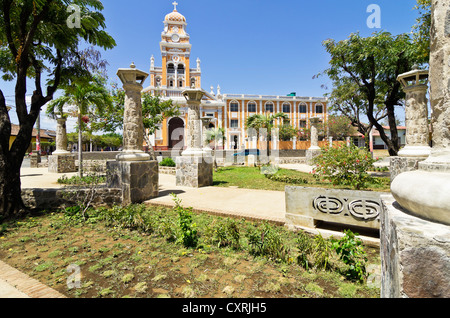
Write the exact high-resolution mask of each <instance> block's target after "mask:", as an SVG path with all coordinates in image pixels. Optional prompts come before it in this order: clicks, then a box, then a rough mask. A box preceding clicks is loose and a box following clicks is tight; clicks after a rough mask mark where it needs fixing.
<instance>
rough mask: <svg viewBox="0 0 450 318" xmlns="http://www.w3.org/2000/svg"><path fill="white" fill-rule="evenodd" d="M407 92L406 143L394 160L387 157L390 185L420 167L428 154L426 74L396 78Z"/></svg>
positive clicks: (415, 67) (429, 149) (408, 74)
mask: <svg viewBox="0 0 450 318" xmlns="http://www.w3.org/2000/svg"><path fill="white" fill-rule="evenodd" d="M398 81H399V82H400V83H402V86H403V90H404V91H405V93H406V98H405V101H406V103H405V121H406V144H405V147H404V148H402V149H401V150H400V151H399V153H398V156H397V157H391V158H390V172H391V182H392V181H394V179H395V178H396V177H397V176H398V175H399V174H401V173H404V172H408V171H414V170H417V169H418V168H419V162H422V161H424V160H425V159H427V158H428V156H429V155H430V153H431V147H430V130H429V124H428V100H427V96H426V95H427V91H428V71H427V70H419V68H418V67H417V66H414V67H413V70H412V71H410V72H407V73H404V74H401V75H400V76H399V77H398Z"/></svg>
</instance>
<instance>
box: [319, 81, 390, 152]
mask: <svg viewBox="0 0 450 318" xmlns="http://www.w3.org/2000/svg"><path fill="white" fill-rule="evenodd" d="M328 97H329V98H330V111H331V112H335V113H337V114H340V115H342V116H345V117H346V118H347V119H348V120H349V121H350V124H351V125H352V126H353V127H354V128H355V129H356V130H357V131H358V132H359V133H360V134H362V135H363V136H364V138H365V140H369V135H370V132H371V130H372V128H373V124H372V123H371V122H369V123H367V122H366V118H367V112H368V103H367V101H366V100H365V99H364V94H362V93H361V91H360V87H359V86H358V85H357V84H356V83H354V82H352V81H351V80H350V79H349V78H343V79H342V80H341V81H337V82H336V83H335V84H334V87H333V91H332V92H331V93H330V94H328ZM374 117H375V120H376V121H378V122H381V121H382V120H384V119H385V118H386V117H387V112H386V109H385V107H384V104H383V98H382V96H380V97H379V98H378V99H376V101H375V106H374ZM347 136H349V135H347ZM369 147H370V145H369V143H366V148H369Z"/></svg>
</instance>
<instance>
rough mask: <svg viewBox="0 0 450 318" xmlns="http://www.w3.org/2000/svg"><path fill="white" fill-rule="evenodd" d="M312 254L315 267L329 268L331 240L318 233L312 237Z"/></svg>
mask: <svg viewBox="0 0 450 318" xmlns="http://www.w3.org/2000/svg"><path fill="white" fill-rule="evenodd" d="M313 256H314V266H315V267H316V268H319V269H320V268H321V269H325V270H326V269H329V268H330V256H331V242H330V241H328V240H326V239H324V238H323V236H322V235H321V234H320V233H319V234H318V235H316V237H315V238H314V247H313Z"/></svg>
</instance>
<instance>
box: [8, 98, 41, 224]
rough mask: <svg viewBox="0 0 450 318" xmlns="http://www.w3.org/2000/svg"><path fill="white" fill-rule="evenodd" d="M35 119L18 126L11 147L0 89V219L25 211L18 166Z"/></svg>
mask: <svg viewBox="0 0 450 318" xmlns="http://www.w3.org/2000/svg"><path fill="white" fill-rule="evenodd" d="M35 121H36V119H35V118H33V117H31V116H30V117H29V120H27V121H26V122H24V123H23V124H22V125H21V126H20V130H19V133H18V135H17V136H16V139H15V140H14V143H13V144H12V146H11V148H10V147H9V139H10V136H11V122H10V118H9V115H8V111H7V109H6V103H5V99H4V96H3V93H2V92H1V90H0V220H2V219H3V220H4V219H11V218H15V217H20V216H21V215H22V214H24V213H25V212H27V208H26V207H25V205H24V203H23V200H22V192H21V182H20V168H21V167H22V162H23V158H24V156H25V152H26V150H27V148H28V146H29V145H30V143H31V135H32V130H33V126H34V123H35Z"/></svg>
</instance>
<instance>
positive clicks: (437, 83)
mask: <svg viewBox="0 0 450 318" xmlns="http://www.w3.org/2000/svg"><path fill="white" fill-rule="evenodd" d="M449 79H450V2H449V1H448V0H433V1H432V25H431V53H430V97H431V109H432V118H431V124H432V126H433V148H432V150H431V155H430V157H429V158H428V159H427V160H426V161H424V162H422V163H421V164H420V165H419V166H421V167H422V168H423V169H424V170H440V171H450V80H449Z"/></svg>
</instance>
